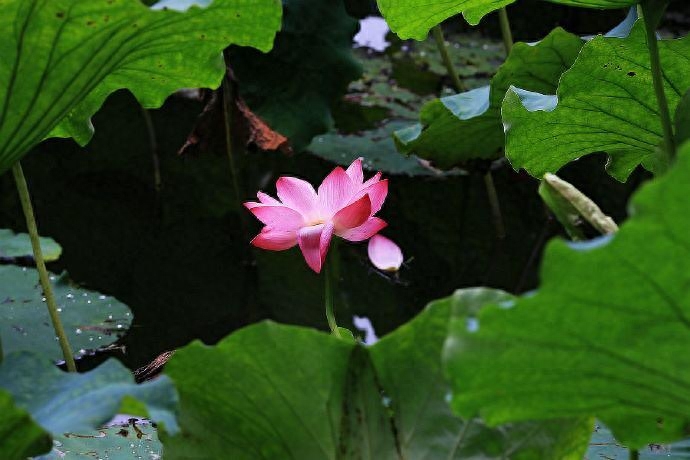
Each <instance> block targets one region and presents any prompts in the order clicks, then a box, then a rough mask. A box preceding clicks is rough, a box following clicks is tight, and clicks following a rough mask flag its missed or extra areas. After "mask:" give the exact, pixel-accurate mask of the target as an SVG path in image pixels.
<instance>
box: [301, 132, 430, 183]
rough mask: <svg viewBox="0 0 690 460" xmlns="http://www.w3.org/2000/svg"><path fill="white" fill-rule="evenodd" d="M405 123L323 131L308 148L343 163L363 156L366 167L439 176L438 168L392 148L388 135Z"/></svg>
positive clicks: (328, 158) (391, 140) (345, 163)
mask: <svg viewBox="0 0 690 460" xmlns="http://www.w3.org/2000/svg"><path fill="white" fill-rule="evenodd" d="M405 125H407V122H404V121H392V122H389V123H386V124H384V125H383V126H382V127H380V128H378V129H373V130H368V131H365V132H363V133H359V134H358V133H355V134H338V133H329V134H324V135H322V136H317V137H315V138H314V142H312V143H311V145H310V146H309V147H308V150H309V151H310V152H311V153H313V154H314V155H318V156H320V157H321V158H325V159H327V160H330V161H332V162H333V163H336V164H339V165H343V166H347V165H349V164H350V163H352V161H353V160H355V159H357V158H359V157H364V158H365V167H366V168H367V169H369V170H373V171H384V172H386V173H389V174H408V175H410V176H419V175H422V176H428V175H439V174H440V171H438V172H435V171H434V170H433V169H431V168H426V167H424V166H423V165H422V164H421V163H420V162H419V159H417V158H414V157H412V158H406V157H404V156H402V155H400V154H399V153H398V151H397V150H396V149H395V144H394V142H393V139H392V137H391V134H392V133H393V132H394V131H395V130H396V129H400V128H401V127H403V126H405Z"/></svg>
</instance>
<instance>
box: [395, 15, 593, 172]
mask: <svg viewBox="0 0 690 460" xmlns="http://www.w3.org/2000/svg"><path fill="white" fill-rule="evenodd" d="M583 43H584V42H583V41H582V39H581V38H579V37H578V36H576V35H573V34H571V33H568V32H566V31H565V30H563V29H561V28H560V27H559V28H556V29H554V30H553V31H552V32H551V33H550V34H549V35H548V36H547V37H546V38H544V39H543V40H542V41H540V42H539V43H538V44H536V45H529V44H527V43H516V44H515V46H514V47H513V49H512V50H511V52H510V55H509V56H508V59H507V60H506V62H505V63H503V65H502V66H501V67H500V68H499V69H498V72H497V73H496V75H495V76H494V78H493V79H492V80H491V86H490V87H482V88H477V89H474V90H471V91H467V92H464V93H460V94H456V95H453V96H448V97H444V98H441V99H436V100H434V101H432V102H430V103H428V104H426V105H425V106H424V107H423V108H422V111H421V113H420V122H421V123H420V124H418V125H414V126H412V127H410V128H406V129H403V130H399V131H396V132H395V134H394V138H395V141H396V145H397V147H398V149H399V150H400V151H401V152H403V153H408V154H409V153H414V154H416V155H418V156H420V157H422V158H426V159H428V160H431V161H432V162H433V163H434V165H436V166H438V167H440V168H449V167H452V166H457V165H459V164H462V163H463V162H466V161H468V160H471V159H475V158H484V159H491V158H496V157H498V156H500V155H501V150H502V148H503V144H504V135H503V126H502V124H501V102H502V101H503V97H504V95H505V93H506V91H507V90H508V88H509V87H510V85H516V86H520V87H521V88H526V89H529V90H531V91H539V92H555V91H556V86H557V85H558V79H559V78H560V76H561V74H562V73H563V72H564V71H566V70H567V69H568V68H569V67H570V66H571V65H572V64H573V62H574V61H575V58H576V57H577V54H578V52H579V51H580V49H581V48H582V45H583Z"/></svg>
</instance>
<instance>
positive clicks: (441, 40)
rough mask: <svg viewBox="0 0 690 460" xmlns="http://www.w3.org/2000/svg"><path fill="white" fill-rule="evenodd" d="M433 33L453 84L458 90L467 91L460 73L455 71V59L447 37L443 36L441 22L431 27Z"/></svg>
mask: <svg viewBox="0 0 690 460" xmlns="http://www.w3.org/2000/svg"><path fill="white" fill-rule="evenodd" d="M431 33H432V35H433V36H434V40H436V47H437V48H438V52H439V53H440V54H441V59H442V60H443V65H445V66H446V72H448V76H449V77H450V79H451V80H453V86H455V89H456V90H457V91H458V92H462V91H465V85H463V84H462V81H461V80H460V77H459V76H458V73H457V72H456V71H455V67H453V61H451V60H450V53H448V47H447V46H446V39H445V37H444V36H443V29H442V28H441V24H438V25H437V26H435V27H434V28H433V29H431Z"/></svg>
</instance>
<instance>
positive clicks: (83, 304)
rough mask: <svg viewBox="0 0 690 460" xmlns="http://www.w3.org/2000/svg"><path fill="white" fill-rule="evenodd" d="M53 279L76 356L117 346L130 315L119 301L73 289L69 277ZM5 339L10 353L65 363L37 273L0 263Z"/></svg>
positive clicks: (0, 329)
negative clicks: (28, 353)
mask: <svg viewBox="0 0 690 460" xmlns="http://www.w3.org/2000/svg"><path fill="white" fill-rule="evenodd" d="M51 281H52V284H53V290H54V293H55V298H56V301H57V305H58V308H59V309H60V317H61V319H62V323H63V325H64V327H65V332H66V334H67V336H68V338H69V340H70V343H71V344H72V348H73V349H74V353H75V357H77V358H79V357H81V356H82V355H83V354H84V353H87V352H88V351H91V350H95V349H98V348H101V347H104V346H106V345H109V344H111V343H113V342H114V341H116V340H117V339H118V338H119V337H120V336H122V335H123V334H124V333H125V332H126V331H127V329H129V326H130V324H131V322H132V316H131V313H130V311H129V308H127V306H126V305H124V304H122V303H121V302H119V301H118V300H117V299H115V298H113V297H110V296H105V295H101V294H99V293H98V292H93V291H89V290H86V289H83V288H79V287H77V286H74V285H72V284H71V283H70V281H69V279H68V277H67V275H66V274H65V275H62V276H54V275H51ZM0 336H1V337H2V346H3V349H4V350H5V352H6V353H9V352H12V351H18V350H30V351H33V352H35V353H40V354H41V355H43V356H45V357H47V358H49V359H53V360H55V361H57V360H60V359H62V351H61V350H60V346H59V344H58V342H57V341H56V340H55V331H54V330H53V326H52V325H51V321H50V317H49V316H48V309H47V308H46V304H45V302H44V301H43V292H42V290H41V285H40V283H39V282H38V271H36V269H34V268H23V267H15V266H12V265H0Z"/></svg>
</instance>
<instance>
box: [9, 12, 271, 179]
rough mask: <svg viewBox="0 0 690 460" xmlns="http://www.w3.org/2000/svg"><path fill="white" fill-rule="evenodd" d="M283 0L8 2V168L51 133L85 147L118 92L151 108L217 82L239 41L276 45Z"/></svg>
mask: <svg viewBox="0 0 690 460" xmlns="http://www.w3.org/2000/svg"><path fill="white" fill-rule="evenodd" d="M280 17H281V3H280V1H279V0H215V1H214V2H213V3H212V4H211V5H210V6H208V7H207V8H199V7H192V8H190V9H189V10H188V11H186V12H184V13H181V12H177V11H167V10H166V11H153V10H151V9H149V8H147V7H145V6H144V5H143V4H142V3H141V2H140V1H139V0H98V1H96V0H93V1H83V0H0V88H1V90H0V173H2V172H3V171H5V170H7V169H8V168H9V167H11V166H12V164H13V163H14V162H15V161H17V160H18V159H19V158H21V156H22V155H24V154H25V153H26V152H27V151H28V150H29V149H30V148H31V147H32V146H33V145H35V144H37V143H38V142H40V141H41V140H43V139H45V138H47V137H73V138H75V140H77V142H79V143H80V144H85V143H86V142H88V140H89V139H90V137H91V134H92V131H93V127H92V126H91V123H90V117H91V116H92V115H93V114H94V113H95V112H96V111H97V110H98V108H99V107H100V106H101V104H102V103H103V101H104V100H105V98H106V97H107V96H108V95H109V94H110V93H112V92H113V91H115V90H118V89H122V88H126V89H129V90H130V91H131V92H132V93H133V94H134V95H135V96H136V97H137V99H139V101H140V102H141V103H142V105H144V106H145V107H158V106H160V105H161V104H162V103H163V101H164V100H165V98H166V97H167V96H168V95H170V94H171V93H172V92H174V91H175V90H178V89H180V88H185V87H217V86H218V84H219V82H220V80H221V78H222V75H223V73H224V66H223V61H222V55H221V52H222V50H223V49H224V48H225V47H227V46H228V45H230V44H238V45H245V46H254V47H256V48H259V49H261V50H263V51H266V50H269V49H270V48H271V46H272V42H273V37H274V34H275V32H276V30H277V29H279V27H280Z"/></svg>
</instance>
